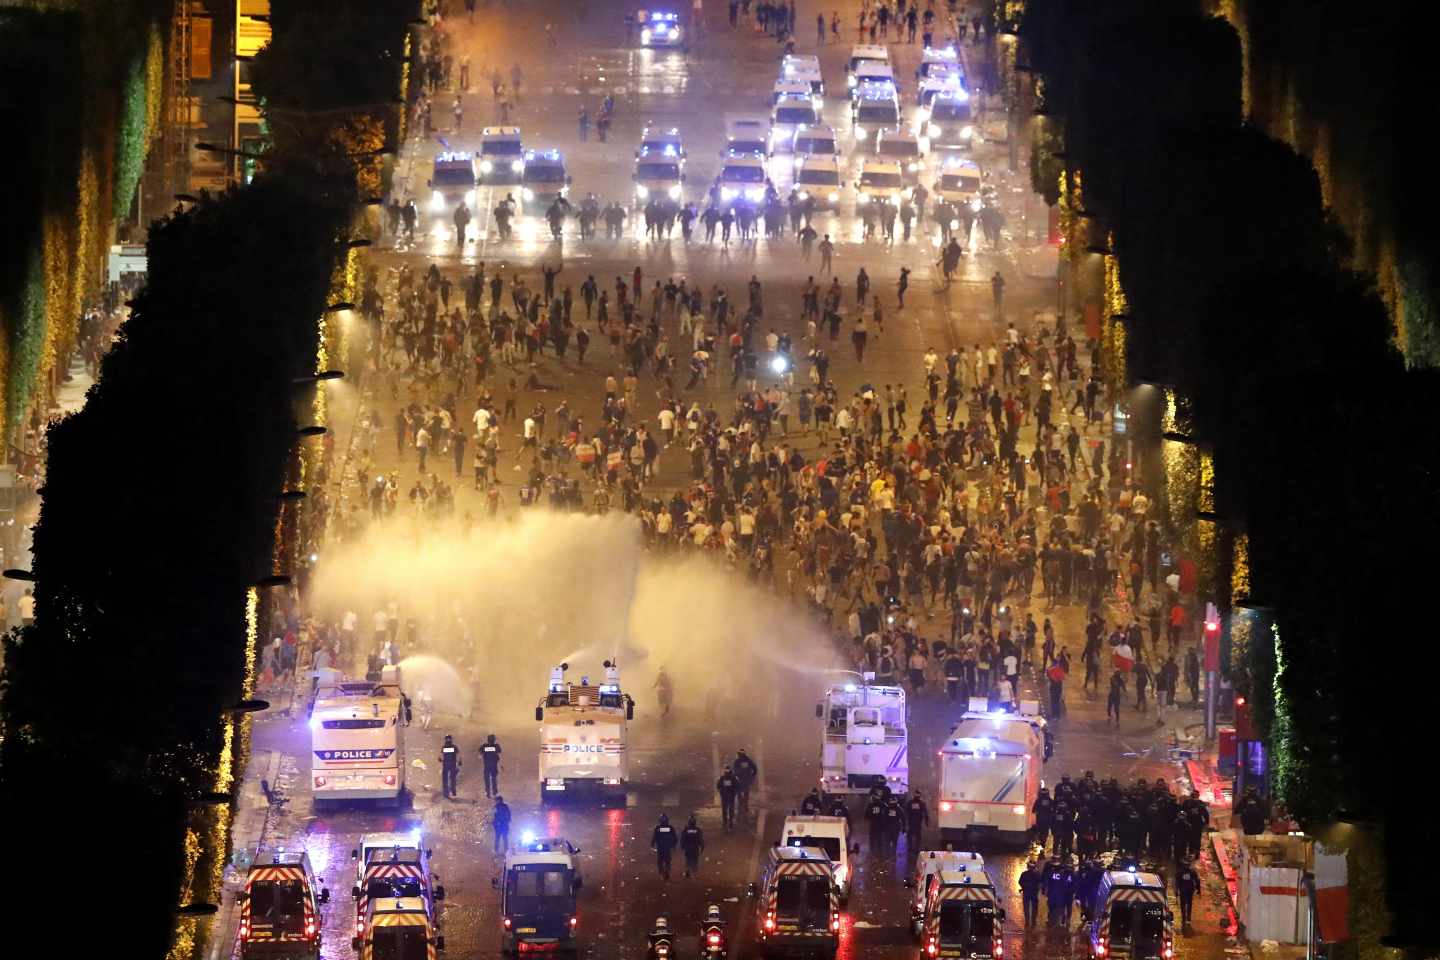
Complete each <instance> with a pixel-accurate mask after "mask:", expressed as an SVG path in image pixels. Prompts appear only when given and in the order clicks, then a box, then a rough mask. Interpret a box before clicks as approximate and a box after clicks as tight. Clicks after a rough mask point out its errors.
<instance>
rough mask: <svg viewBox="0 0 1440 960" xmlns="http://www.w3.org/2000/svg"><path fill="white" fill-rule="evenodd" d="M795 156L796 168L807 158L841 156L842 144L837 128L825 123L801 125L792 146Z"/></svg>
mask: <svg viewBox="0 0 1440 960" xmlns="http://www.w3.org/2000/svg"><path fill="white" fill-rule="evenodd" d="M790 150H791V152H793V153H794V154H795V166H797V167H798V166H800V161H801V160H802V159H803V158H805V157H831V158H838V157H839V156H840V142H839V139H838V138H837V137H836V136H835V128H834V127H832V126H829V125H827V124H823V123H810V124H801V125H800V126H799V127H798V128H796V130H795V141H794V142H793V143H792V144H791V145H790Z"/></svg>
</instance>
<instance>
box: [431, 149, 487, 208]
mask: <svg viewBox="0 0 1440 960" xmlns="http://www.w3.org/2000/svg"><path fill="white" fill-rule="evenodd" d="M475 172H476V164H475V157H474V155H473V154H470V153H466V152H465V151H463V150H453V151H452V150H446V151H443V152H441V153H437V154H436V155H435V167H434V171H433V172H432V173H431V175H430V180H429V187H430V209H431V210H433V211H436V212H439V211H441V210H444V209H445V208H446V207H458V206H459V205H460V204H461V203H462V202H463V203H465V204H466V205H467V206H469V207H471V208H472V209H473V208H474V206H475V186H476V184H478V183H479V182H480V181H479V178H478V177H476V175H475Z"/></svg>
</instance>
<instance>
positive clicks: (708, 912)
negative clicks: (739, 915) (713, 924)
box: [705, 903, 720, 920]
mask: <svg viewBox="0 0 1440 960" xmlns="http://www.w3.org/2000/svg"><path fill="white" fill-rule="evenodd" d="M705 919H706V920H719V919H720V907H719V906H718V905H716V904H713V903H712V904H710V906H708V907H706V908H705Z"/></svg>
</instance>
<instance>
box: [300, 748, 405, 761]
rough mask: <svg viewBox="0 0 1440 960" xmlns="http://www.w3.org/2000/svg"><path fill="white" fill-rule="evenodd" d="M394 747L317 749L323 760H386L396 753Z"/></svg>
mask: <svg viewBox="0 0 1440 960" xmlns="http://www.w3.org/2000/svg"><path fill="white" fill-rule="evenodd" d="M394 752H395V751H394V749H393V748H384V749H375V750H316V751H315V756H317V757H319V758H320V759H321V760H384V759H385V758H386V757H388V756H390V754H392V753H394Z"/></svg>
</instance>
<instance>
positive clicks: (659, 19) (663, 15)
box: [650, 10, 680, 23]
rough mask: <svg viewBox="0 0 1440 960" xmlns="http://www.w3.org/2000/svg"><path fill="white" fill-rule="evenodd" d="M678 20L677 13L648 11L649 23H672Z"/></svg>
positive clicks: (678, 15)
mask: <svg viewBox="0 0 1440 960" xmlns="http://www.w3.org/2000/svg"><path fill="white" fill-rule="evenodd" d="M679 19H680V14H678V13H668V12H666V11H663V10H652V11H650V21H651V22H652V23H674V22H675V21H676V20H679Z"/></svg>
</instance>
